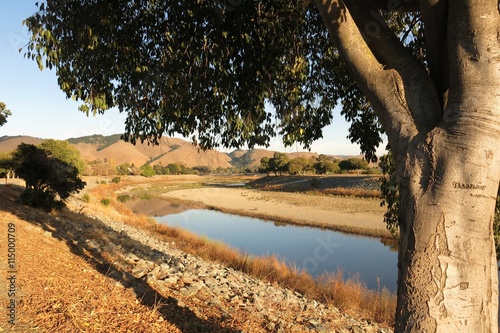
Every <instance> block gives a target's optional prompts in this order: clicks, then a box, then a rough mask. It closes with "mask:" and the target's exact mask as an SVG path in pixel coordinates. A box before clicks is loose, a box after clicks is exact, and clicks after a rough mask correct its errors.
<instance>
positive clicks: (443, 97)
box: [420, 0, 450, 110]
mask: <svg viewBox="0 0 500 333" xmlns="http://www.w3.org/2000/svg"><path fill="white" fill-rule="evenodd" d="M420 6H421V8H422V19H423V21H424V28H425V48H426V60H427V63H428V66H429V72H430V75H431V78H432V80H433V81H434V84H435V86H436V89H437V92H438V96H439V100H440V104H441V108H442V110H444V108H445V107H446V102H447V96H448V88H449V85H450V82H449V75H450V74H449V73H450V69H449V58H448V47H447V37H446V36H447V30H448V29H447V25H448V17H447V16H448V0H420Z"/></svg>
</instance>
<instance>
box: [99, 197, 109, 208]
mask: <svg viewBox="0 0 500 333" xmlns="http://www.w3.org/2000/svg"><path fill="white" fill-rule="evenodd" d="M101 203H102V204H103V205H104V206H106V207H107V206H109V204H110V203H111V200H109V199H108V198H104V199H101Z"/></svg>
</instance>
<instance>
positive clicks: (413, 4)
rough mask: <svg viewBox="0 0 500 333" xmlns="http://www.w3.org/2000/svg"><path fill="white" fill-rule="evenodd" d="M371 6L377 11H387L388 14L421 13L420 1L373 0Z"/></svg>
mask: <svg viewBox="0 0 500 333" xmlns="http://www.w3.org/2000/svg"><path fill="white" fill-rule="evenodd" d="M371 5H372V6H373V7H374V8H375V9H380V10H386V11H388V12H419V11H420V3H419V2H418V0H409V1H405V0H371Z"/></svg>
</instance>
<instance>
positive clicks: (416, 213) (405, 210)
mask: <svg viewBox="0 0 500 333" xmlns="http://www.w3.org/2000/svg"><path fill="white" fill-rule="evenodd" d="M420 4H421V6H420V8H421V10H422V12H423V19H424V21H427V22H424V23H427V25H426V31H425V34H426V41H427V44H426V46H427V47H428V48H429V50H427V54H428V56H429V64H430V67H431V68H430V71H431V73H430V75H429V74H428V72H427V71H423V70H422V68H418V67H419V66H420V65H418V64H416V63H415V62H412V61H407V60H405V57H406V56H405V54H404V51H403V50H401V48H400V46H398V45H396V43H394V41H393V38H392V37H391V36H390V34H389V33H388V32H387V29H388V28H387V27H385V26H383V24H380V26H379V27H378V30H377V29H375V30H372V31H379V33H378V34H372V35H369V36H367V34H363V27H368V26H370V27H373V26H374V25H375V23H376V22H380V19H381V18H380V16H376V15H377V13H373V12H367V10H366V9H364V8H363V6H358V5H357V4H356V1H353V0H345V1H342V0H336V1H335V0H318V1H316V2H315V5H316V6H317V8H318V10H319V12H320V13H321V15H322V18H323V21H324V22H325V25H326V26H327V28H328V30H329V33H330V35H331V37H332V39H333V41H334V42H335V44H336V45H337V47H338V48H339V51H340V53H341V54H342V56H343V57H344V58H345V59H346V61H347V63H348V64H349V68H350V70H351V73H352V76H353V78H354V79H355V80H356V81H357V83H358V85H359V86H360V88H361V90H362V91H363V92H364V93H365V95H366V97H367V99H368V100H369V101H370V103H371V105H372V107H373V109H374V110H375V112H376V113H377V116H378V117H379V119H380V121H381V123H382V126H383V127H384V129H385V131H386V133H387V135H388V139H389V143H390V145H391V148H392V150H393V153H394V156H395V163H396V169H397V176H398V180H399V185H400V191H399V192H400V212H399V225H400V248H399V258H398V268H399V273H398V304H397V312H396V326H395V331H396V332H443V333H448V332H470V333H479V332H481V333H483V332H498V318H497V317H498V315H497V311H498V278H497V273H498V270H497V261H496V255H495V244H494V238H493V228H492V226H493V216H494V209H495V200H496V196H497V190H498V185H499V181H500V152H499V151H498V147H499V145H500V27H499V25H500V18H499V9H498V1H497V0H474V1H473V0H457V1H454V2H448V1H446V0H440V1H433V0H428V1H424V0H422V1H421V2H420ZM370 15H371V17H373V20H374V22H375V23H373V22H370V21H369V20H370ZM442 18H445V19H444V21H443V20H442ZM443 23H446V24H447V26H444V25H443ZM365 30H366V29H365ZM433 34H434V35H433ZM444 41H446V43H447V44H446V45H445V49H446V50H445V51H446V52H443V45H442V43H443V42H444ZM395 54H400V55H398V56H396V57H395V56H394V55H395ZM443 64H444V65H443Z"/></svg>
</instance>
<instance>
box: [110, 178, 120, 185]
mask: <svg viewBox="0 0 500 333" xmlns="http://www.w3.org/2000/svg"><path fill="white" fill-rule="evenodd" d="M121 181H122V179H121V177H114V178H113V179H111V182H112V183H115V184H118V183H119V182H121Z"/></svg>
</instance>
